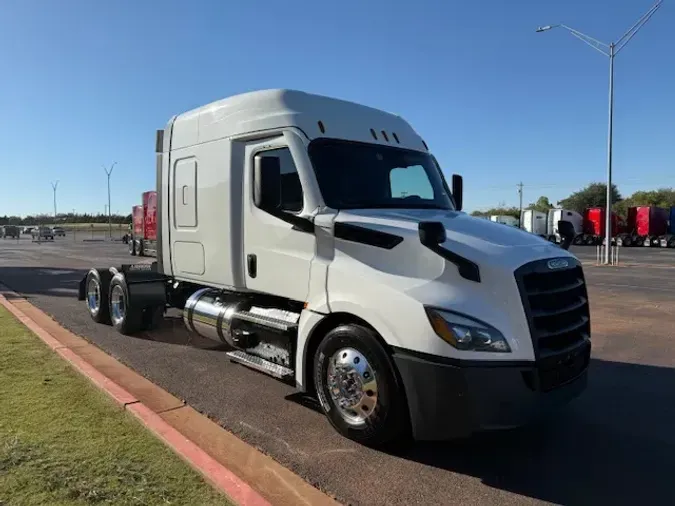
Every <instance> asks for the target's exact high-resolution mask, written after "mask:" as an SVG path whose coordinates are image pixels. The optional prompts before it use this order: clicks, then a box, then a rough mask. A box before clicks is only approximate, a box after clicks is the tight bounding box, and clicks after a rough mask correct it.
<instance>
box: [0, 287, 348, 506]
mask: <svg viewBox="0 0 675 506" xmlns="http://www.w3.org/2000/svg"><path fill="white" fill-rule="evenodd" d="M0 304H1V305H3V306H4V307H6V308H7V309H8V310H9V311H10V312H11V313H12V314H14V315H15V316H16V318H17V319H19V321H21V322H22V323H24V324H26V325H27V326H28V328H30V330H32V331H34V332H36V333H37V335H38V337H40V338H43V337H44V338H45V339H43V341H45V342H46V343H48V345H49V343H51V344H52V345H53V347H52V346H50V348H52V349H53V350H55V351H56V352H57V353H59V355H60V356H62V358H64V359H65V360H68V359H71V360H78V361H81V362H82V363H83V364H85V365H84V366H82V369H78V371H79V372H81V373H82V374H84V375H85V376H86V375H87V372H88V371H92V370H93V371H96V372H97V373H98V374H100V375H101V376H102V377H103V378H105V381H104V380H102V383H101V385H103V386H100V385H97V386H100V388H102V389H104V391H105V386H106V385H109V384H114V385H117V386H118V387H119V388H120V390H121V391H124V392H127V393H129V395H130V398H122V397H120V398H119V400H120V401H124V402H121V405H122V407H123V409H126V410H128V411H129V412H130V413H132V414H133V415H134V416H136V417H137V418H138V416H139V415H140V414H144V413H145V412H144V411H143V410H147V412H150V413H152V414H154V415H155V416H156V417H157V418H156V419H154V420H151V421H150V422H148V423H146V422H145V421H143V420H141V422H142V423H144V424H146V426H147V427H148V428H149V429H150V430H151V431H152V432H153V434H155V435H156V436H157V437H159V438H160V439H161V440H162V441H164V442H165V444H169V443H167V441H166V439H165V438H164V437H163V436H162V435H161V434H159V433H157V432H156V431H155V430H154V429H153V427H155V426H156V422H157V420H161V421H162V423H163V424H165V425H166V427H168V429H166V432H165V434H169V435H170V436H172V437H179V438H180V441H179V442H177V443H176V446H175V447H174V446H170V447H171V448H172V449H174V451H176V450H175V448H183V449H184V448H186V446H185V445H188V448H191V451H196V452H198V453H196V454H195V453H189V454H187V455H186V456H183V455H181V454H180V453H178V454H179V456H181V457H182V458H184V459H185V460H186V461H187V462H188V464H189V465H191V466H192V467H193V468H194V469H196V470H197V471H198V472H200V473H201V474H202V475H203V476H204V477H205V478H206V479H207V480H208V481H209V482H210V483H212V484H213V485H214V486H215V487H217V488H218V489H219V490H221V491H222V489H221V488H220V487H221V486H225V485H227V484H228V483H234V482H232V481H231V480H228V479H227V477H228V476H229V477H230V478H231V477H232V476H233V477H234V479H236V480H238V481H237V482H236V483H238V484H239V488H238V489H236V490H233V491H229V490H228V491H224V492H225V494H226V495H227V496H228V497H229V498H230V499H232V500H235V501H236V498H235V497H234V496H233V495H232V494H236V493H238V492H240V493H241V496H238V497H241V498H242V500H243V501H244V502H238V504H240V505H241V506H249V504H250V505H252V506H258V505H262V504H266V505H268V504H271V503H270V502H269V501H268V500H267V499H265V497H267V498H269V499H271V500H272V501H273V504H274V505H275V506H276V505H278V506H298V505H299V504H306V505H311V506H324V505H325V506H338V505H339V504H340V503H339V502H337V501H336V500H335V499H333V498H332V497H330V496H329V495H328V494H326V493H325V492H323V491H321V490H319V489H318V488H315V487H314V486H312V485H310V484H309V483H308V482H306V481H305V480H304V479H302V478H301V477H300V476H298V475H297V474H295V473H294V472H293V471H291V470H290V469H288V468H286V467H284V466H282V465H281V464H279V463H278V462H277V461H275V460H274V459H273V458H272V457H269V456H268V455H265V454H264V453H262V452H261V451H259V450H258V449H256V448H255V447H253V446H251V445H249V444H248V443H246V442H245V441H243V440H241V439H239V438H238V437H237V436H235V435H234V434H232V433H230V432H228V431H227V430H226V429H224V428H223V427H221V426H220V425H218V424H217V423H215V422H213V421H212V420H210V419H209V418H208V417H207V416H205V415H203V414H201V413H199V412H198V411H196V410H195V409H194V408H191V407H190V406H189V405H187V404H185V403H184V401H181V400H179V399H177V398H175V397H174V396H173V395H172V394H170V393H169V392H167V391H166V390H164V389H162V388H161V387H159V386H157V385H156V384H154V383H152V382H151V381H149V380H148V379H146V378H145V377H143V376H141V375H140V374H138V373H137V372H136V371H134V370H133V369H130V368H129V367H127V366H126V365H124V364H122V363H121V362H119V361H118V360H116V359H115V358H114V357H112V356H110V355H108V354H107V353H105V352H104V351H103V350H102V349H101V348H99V347H98V346H96V345H95V344H93V343H91V342H89V341H87V340H86V339H84V338H82V337H80V336H77V335H75V334H74V333H72V332H70V331H69V330H67V329H65V328H64V327H62V326H61V325H60V324H59V323H58V322H57V321H55V320H54V319H53V318H52V317H50V316H49V315H48V314H47V313H45V312H44V311H42V310H40V309H38V308H37V307H35V306H33V305H32V304H31V303H30V302H29V301H28V300H26V299H25V298H24V297H23V296H22V295H21V294H18V293H16V292H14V291H13V290H11V289H10V288H8V287H7V286H6V285H4V284H3V283H0ZM68 361H69V362H70V360H68ZM70 363H71V364H72V365H73V366H74V367H76V365H75V364H74V363H72V362H70ZM78 363H79V362H78ZM76 369H77V367H76ZM113 398H114V397H113ZM118 402H119V401H118ZM141 407H142V409H141ZM132 408H133V409H134V410H136V412H134V411H132ZM169 429H170V430H169ZM176 434H177V435H178V436H176ZM178 443H180V445H179V444H178ZM181 445H182V446H181ZM206 449H208V451H207V450H206ZM194 455H199V456H200V460H198V461H197V462H196V463H195V462H193V461H191V460H190V459H191V458H192V457H194ZM249 463H255V465H253V466H250V465H248V464H249ZM196 465H203V466H204V468H203V469H202V468H197V467H196ZM214 466H218V467H217V469H220V472H221V473H223V474H222V476H215V477H213V476H210V475H207V474H206V473H211V472H213V469H216V467H214ZM223 477H226V478H223ZM249 483H252V484H255V487H256V488H255V489H253V488H252V487H251V486H250V485H248V484H249ZM254 497H258V498H260V499H261V500H262V501H264V502H246V501H249V500H252V498H254Z"/></svg>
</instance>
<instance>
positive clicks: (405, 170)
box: [309, 139, 454, 210]
mask: <svg viewBox="0 0 675 506" xmlns="http://www.w3.org/2000/svg"><path fill="white" fill-rule="evenodd" d="M309 157H310V160H311V162H312V165H313V166H314V171H315V173H316V178H317V182H318V183H319V188H320V190H321V194H322V195H323V199H324V202H325V203H326V205H327V206H329V207H332V208H333V209H366V208H393V209H446V210H452V209H454V205H453V201H452V197H451V196H450V192H449V190H448V188H447V185H446V184H445V183H444V181H443V178H442V176H441V172H440V168H439V167H438V166H437V164H436V162H435V160H434V159H433V157H432V156H431V155H429V154H427V153H423V152H419V151H413V150H407V149H401V148H396V147H393V146H381V145H377V144H368V143H361V142H351V141H344V140H335V139H315V140H314V141H312V142H311V143H310V145H309Z"/></svg>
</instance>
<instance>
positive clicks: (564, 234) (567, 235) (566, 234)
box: [558, 220, 575, 249]
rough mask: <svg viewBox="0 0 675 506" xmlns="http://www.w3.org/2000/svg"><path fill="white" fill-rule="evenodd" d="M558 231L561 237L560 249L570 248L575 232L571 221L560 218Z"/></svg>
mask: <svg viewBox="0 0 675 506" xmlns="http://www.w3.org/2000/svg"><path fill="white" fill-rule="evenodd" d="M558 233H559V234H560V237H561V239H562V242H561V243H560V247H561V248H562V249H570V246H571V245H572V241H573V240H574V234H575V232H574V225H572V222H570V221H564V220H560V221H559V222H558Z"/></svg>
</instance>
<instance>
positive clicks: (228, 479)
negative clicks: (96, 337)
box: [0, 285, 271, 506]
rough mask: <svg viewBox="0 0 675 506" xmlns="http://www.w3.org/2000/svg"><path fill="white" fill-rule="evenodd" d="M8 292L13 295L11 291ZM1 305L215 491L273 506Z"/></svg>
mask: <svg viewBox="0 0 675 506" xmlns="http://www.w3.org/2000/svg"><path fill="white" fill-rule="evenodd" d="M0 288H2V289H4V288H5V287H4V286H3V285H0ZM5 291H6V292H11V291H10V290H5ZM0 305H2V306H3V307H4V308H5V309H7V310H8V311H9V312H10V313H12V314H13V315H14V316H15V317H16V318H17V319H18V320H19V321H20V322H21V323H22V324H24V325H25V326H26V327H27V328H28V329H30V330H31V331H32V332H33V333H35V334H36V335H37V336H38V337H39V338H40V339H41V340H42V341H43V342H44V343H45V344H46V345H47V346H49V348H51V349H52V350H54V351H56V353H58V354H59V355H60V356H61V357H62V358H63V359H64V360H66V361H68V362H69V363H70V364H71V365H72V366H73V367H74V368H75V369H77V370H78V371H79V372H80V373H81V374H82V375H83V376H85V377H87V378H88V379H89V380H90V381H91V382H92V383H94V384H95V385H96V386H97V387H98V388H99V389H101V390H102V391H103V392H105V393H106V394H108V395H109V396H110V397H112V398H113V399H114V400H115V401H116V402H118V403H119V404H121V405H122V406H124V407H125V409H127V410H128V411H129V412H131V413H132V414H133V415H134V416H135V417H136V418H137V419H138V420H139V421H140V422H141V423H143V425H145V427H146V428H147V429H148V430H149V431H150V432H152V433H153V434H154V435H155V436H156V437H158V438H159V439H161V440H162V441H163V442H164V443H165V444H166V445H167V446H169V448H171V449H172V450H173V451H174V452H176V453H177V454H178V455H179V456H181V457H182V458H183V459H184V460H185V461H186V462H187V463H188V464H189V465H190V466H191V467H192V468H193V469H194V470H195V471H197V472H198V473H200V474H201V475H202V476H204V478H205V479H206V480H208V481H209V482H210V483H211V484H212V485H213V486H214V487H215V488H217V489H218V490H220V491H221V492H223V493H224V494H225V495H226V496H227V497H228V498H230V499H231V500H232V501H234V502H235V503H236V504H238V505H240V506H271V503H270V502H268V501H267V500H266V499H265V498H264V497H263V496H261V495H260V494H259V493H258V492H256V491H255V490H254V489H253V488H252V487H251V486H250V485H248V484H247V483H245V482H244V481H243V480H241V479H240V478H239V477H238V476H237V475H236V474H234V473H233V472H232V471H230V470H229V469H227V468H226V467H225V466H223V465H222V464H221V463H220V462H218V461H217V460H215V459H214V458H212V457H211V456H210V455H208V454H207V453H206V452H205V451H204V450H202V449H201V448H200V447H199V446H197V445H196V444H194V443H193V442H192V441H190V440H189V439H188V438H186V437H185V436H183V435H182V434H181V433H180V432H178V431H177V430H176V429H174V428H173V427H172V426H171V425H169V424H168V423H167V422H165V421H164V420H163V419H162V417H160V416H159V415H158V414H157V413H155V412H154V411H152V410H151V409H150V408H148V407H147V406H146V405H144V404H143V403H141V402H139V401H138V400H137V399H136V398H135V397H134V396H133V395H131V394H130V393H129V392H128V391H127V390H125V389H124V388H122V387H121V386H119V385H118V384H117V383H115V382H114V381H112V380H111V379H110V378H108V377H107V376H105V375H104V374H102V373H100V372H99V371H97V370H96V369H95V368H94V367H92V366H91V365H90V364H88V363H87V362H86V361H85V360H84V359H83V358H82V357H80V356H79V355H77V354H76V353H75V352H73V351H72V350H70V349H69V348H67V347H65V346H64V345H63V344H61V342H60V341H58V340H57V339H55V338H54V337H53V336H52V335H51V334H50V333H49V332H47V331H46V330H45V329H43V328H42V327H40V326H39V325H38V324H37V323H36V322H35V321H34V320H32V319H31V318H29V317H28V316H26V314H25V313H24V312H23V311H21V310H20V309H19V308H17V307H16V306H15V305H14V304H12V303H11V302H9V300H7V298H6V297H5V296H4V295H2V294H0ZM130 403H131V404H130Z"/></svg>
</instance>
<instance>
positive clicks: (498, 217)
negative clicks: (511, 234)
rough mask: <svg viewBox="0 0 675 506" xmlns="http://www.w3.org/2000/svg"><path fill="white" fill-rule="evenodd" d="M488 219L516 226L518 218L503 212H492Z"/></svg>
mask: <svg viewBox="0 0 675 506" xmlns="http://www.w3.org/2000/svg"><path fill="white" fill-rule="evenodd" d="M490 221H494V222H495V223H501V224H502V225H509V226H511V227H517V226H518V218H514V217H513V216H508V215H505V214H493V215H492V216H490Z"/></svg>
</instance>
